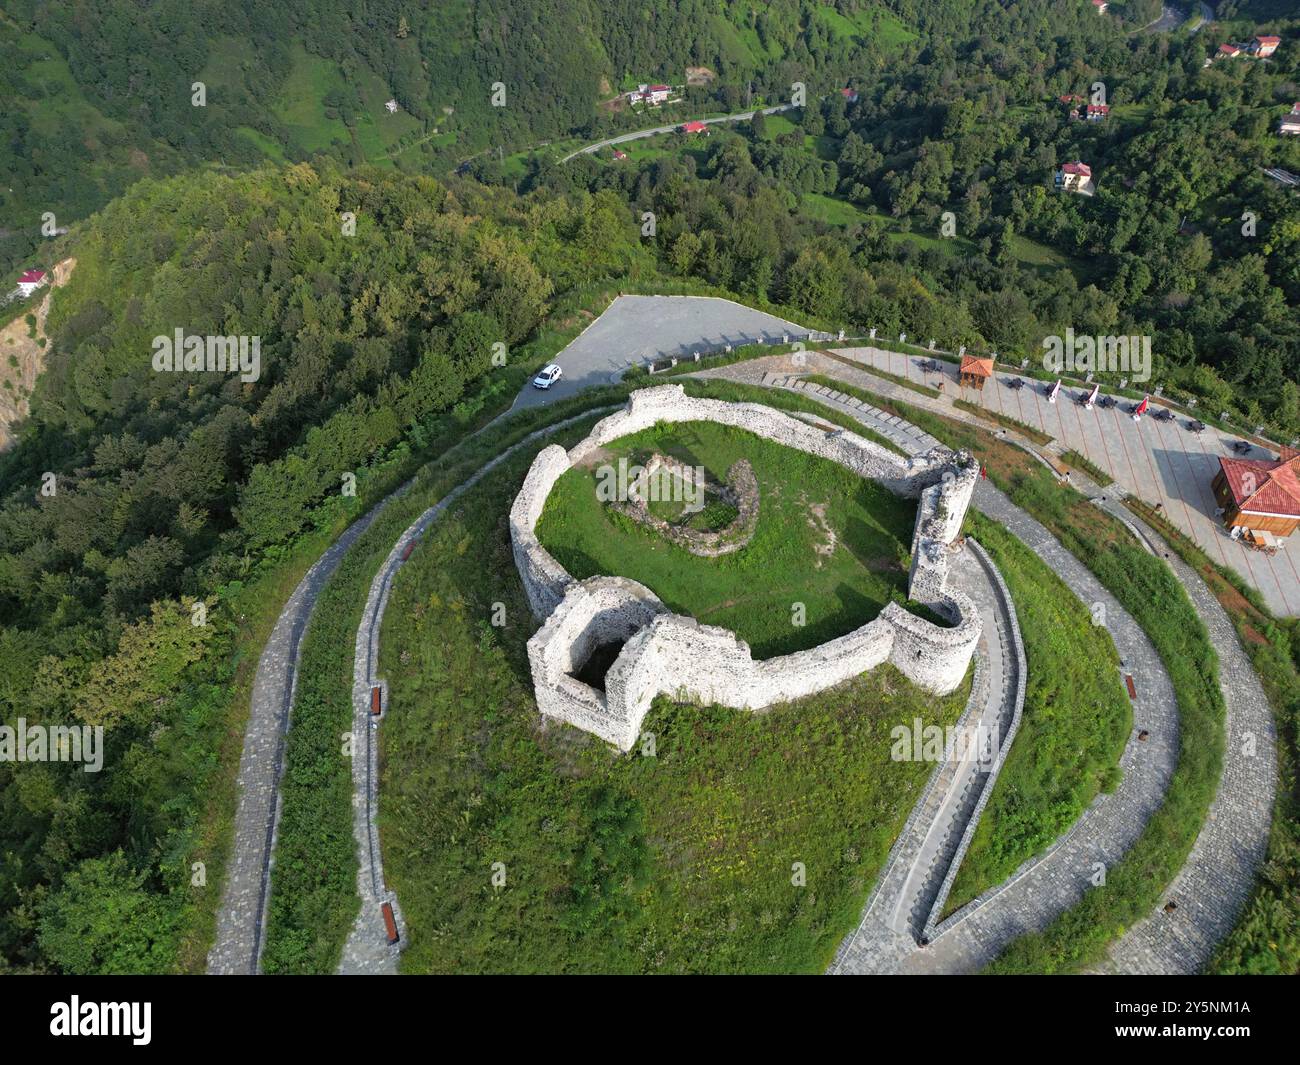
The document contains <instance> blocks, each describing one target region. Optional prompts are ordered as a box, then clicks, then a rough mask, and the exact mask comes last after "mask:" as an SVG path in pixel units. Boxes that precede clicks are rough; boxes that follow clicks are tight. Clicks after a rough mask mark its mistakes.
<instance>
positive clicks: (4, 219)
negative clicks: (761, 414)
mask: <svg viewBox="0 0 1300 1065" xmlns="http://www.w3.org/2000/svg"><path fill="white" fill-rule="evenodd" d="M1159 6H1160V5H1159V4H1158V3H1154V2H1146V0H1134V2H1132V3H1128V4H1121V3H1115V4H1113V5H1112V7H1111V11H1110V13H1109V14H1108V15H1107V16H1105V17H1098V16H1097V15H1096V14H1095V12H1094V11H1093V9H1092V6H1091V5H1090V4H1088V3H1086V2H1085V0H1022V2H1020V3H1003V2H999V0H839V2H837V3H833V4H829V3H828V4H813V3H807V2H796V0H785V2H777V3H757V2H743V0H734V2H728V0H684V2H682V3H676V4H669V5H660V6H659V7H655V8H647V7H644V6H642V5H637V4H633V3H631V2H630V0H608V2H601V3H597V2H596V0H572V2H570V0H566V2H563V3H561V2H559V0H536V2H529V0H456V2H449V3H441V2H438V3H435V2H419V0H409V2H402V0H372V2H370V3H368V4H367V5H365V6H364V13H358V12H357V10H356V7H357V5H348V4H344V3H342V2H340V0H314V2H312V3H310V4H296V5H281V6H277V5H259V4H253V3H249V2H248V0H225V2H223V3H220V4H217V3H212V2H210V0H198V2H186V3H180V2H179V0H160V2H154V3H142V4H139V5H135V4H131V5H128V4H123V3H122V2H121V0H64V2H57V3H56V2H46V0H11V2H9V3H7V4H6V5H5V10H4V11H3V12H0V93H2V94H3V96H4V98H5V100H6V101H8V104H7V106H6V107H5V108H4V109H3V110H0V145H2V146H3V147H2V148H0V268H3V269H5V270H10V269H11V268H12V267H14V266H16V265H18V264H19V263H22V264H23V265H31V264H35V265H45V266H48V265H49V264H50V262H52V261H53V259H54V258H57V257H60V256H62V255H64V254H68V253H73V254H75V255H76V256H77V259H78V266H77V269H76V271H75V272H74V274H73V276H72V279H71V281H70V282H69V283H68V285H67V286H66V288H64V289H62V290H61V291H60V293H59V295H58V296H57V298H56V299H55V300H54V302H53V310H52V312H51V317H50V321H49V332H50V348H49V351H50V355H49V359H48V364H47V366H46V369H45V372H44V374H43V375H42V376H41V378H40V381H39V383H38V385H37V388H36V391H35V394H34V396H33V397H32V410H31V416H30V418H29V420H28V422H27V423H26V424H25V425H24V426H23V427H22V431H21V435H20V440H19V443H18V445H17V446H16V447H15V448H14V449H12V450H11V451H9V452H7V453H5V454H3V455H0V680H2V684H0V710H2V712H3V716H4V720H5V721H6V722H12V721H14V720H15V719H16V718H18V717H20V716H22V717H25V718H26V720H27V721H28V722H30V723H38V722H43V721H51V722H52V721H72V720H75V721H81V722H86V723H91V724H104V725H106V726H108V744H109V751H108V755H107V757H106V759H105V768H104V771H103V772H102V773H98V774H87V773H83V772H81V771H80V768H79V767H75V766H69V765H61V764H58V763H47V764H32V765H23V766H21V767H18V766H15V765H14V764H12V763H0V812H2V819H0V968H10V969H15V970H20V971H68V972H98V971H125V970H130V971H161V970H170V969H178V968H194V967H196V965H201V953H202V950H203V949H204V943H203V940H204V932H203V929H204V927H205V924H204V922H205V921H206V920H210V917H211V911H212V906H213V901H214V898H213V893H214V892H215V891H216V887H209V888H208V889H207V893H206V894H205V893H204V892H202V891H196V890H194V877H195V872H194V869H193V865H194V862H195V861H213V862H215V863H216V864H217V865H219V851H220V839H221V833H222V827H221V825H220V824H219V823H214V820H215V821H218V822H219V820H220V817H221V816H222V815H221V814H220V812H219V811H218V812H215V813H214V808H215V806H217V805H219V802H218V801H217V797H219V796H220V795H221V794H226V795H227V796H228V794H229V792H228V790H227V791H225V792H223V791H222V781H223V780H224V781H225V783H226V786H227V788H228V786H229V777H230V774H231V765H232V758H233V759H234V760H235V761H237V758H238V747H237V743H238V737H239V735H240V732H239V729H238V723H239V720H240V718H239V712H238V707H236V706H235V703H236V702H237V701H238V696H239V693H240V692H241V690H242V689H241V688H240V687H239V684H240V683H241V681H240V678H241V677H242V676H244V674H245V673H246V671H247V669H248V666H249V660H250V655H251V656H252V657H253V658H255V653H256V643H255V640H254V636H255V627H254V622H255V620H256V617H257V610H258V609H261V608H263V607H267V606H268V604H273V603H274V602H275V601H276V600H275V597H276V596H277V595H279V596H283V594H285V588H284V587H283V586H282V585H283V582H284V581H286V580H288V575H290V574H291V573H293V572H295V571H294V569H293V567H294V566H295V565H298V564H299V562H301V560H302V557H304V556H306V555H308V554H310V553H311V551H310V550H309V549H314V550H316V551H318V550H319V547H320V545H321V544H323V543H324V542H326V541H327V540H328V539H329V537H330V536H332V535H334V534H336V533H337V531H338V529H339V528H340V527H341V526H342V525H343V524H345V523H346V522H347V521H348V520H350V519H351V518H352V517H355V516H356V515H357V514H358V513H360V512H361V510H362V509H363V507H364V506H365V505H366V504H368V503H369V502H372V501H373V500H374V499H375V498H377V496H378V495H379V494H381V493H382V491H383V490H385V489H386V488H388V487H391V486H392V485H393V484H395V483H397V480H398V479H399V478H400V476H401V475H402V474H403V473H405V472H409V470H410V468H411V465H412V464H413V463H414V462H416V461H417V460H422V459H425V458H428V457H429V452H430V451H431V450H436V447H437V446H442V444H443V443H445V442H446V441H447V440H448V439H451V438H454V436H455V433H456V430H457V429H458V427H460V426H464V425H469V424H473V423H475V421H476V420H477V419H480V416H485V415H486V413H489V412H492V411H494V410H496V409H500V408H501V407H502V406H504V405H505V404H506V403H508V401H509V397H510V396H511V395H512V394H513V392H514V391H515V390H516V389H517V388H518V386H519V384H520V382H521V380H522V377H523V374H524V372H525V370H526V368H527V367H528V366H530V365H535V364H536V362H537V361H538V360H540V359H541V358H542V357H544V355H545V354H548V353H550V352H551V351H553V350H555V347H556V344H557V343H558V341H559V339H560V338H561V336H562V335H571V334H572V333H573V332H576V331H577V330H578V329H579V328H581V325H582V324H585V319H583V318H582V317H581V316H579V315H577V314H575V313H574V312H575V310H577V309H579V308H583V309H593V310H598V309H599V306H600V305H601V300H602V299H603V298H604V297H606V296H607V295H608V294H609V293H611V292H614V291H618V290H620V289H624V290H631V289H635V288H637V287H642V288H652V289H659V290H663V291H668V290H684V291H685V290H689V291H717V292H730V293H734V294H736V295H737V296H739V297H740V298H742V299H744V300H746V301H748V302H751V303H754V304H757V305H762V306H775V307H779V308H782V309H783V310H784V312H785V313H787V314H789V315H791V316H795V317H802V318H804V319H806V320H807V321H809V322H810V323H818V324H842V325H844V326H846V327H850V328H861V329H866V328H869V327H872V326H875V327H878V328H880V329H882V331H883V332H884V333H885V335H889V334H896V333H897V332H900V331H906V332H907V333H908V334H909V335H912V336H915V337H934V338H936V339H937V340H939V341H940V342H941V343H943V344H945V345H951V346H956V345H958V344H962V343H966V344H970V345H975V346H980V347H989V348H995V349H996V350H998V351H999V352H1001V353H1004V354H1008V355H1018V354H1024V355H1026V356H1029V355H1034V354H1035V353H1036V352H1038V351H1039V350H1041V349H1039V348H1038V344H1039V341H1040V339H1041V338H1042V337H1043V336H1044V335H1045V334H1051V333H1058V332H1062V331H1064V329H1065V328H1066V327H1072V328H1073V329H1074V330H1075V331H1076V332H1079V333H1094V334H1128V333H1137V334H1150V335H1152V336H1153V337H1154V347H1155V352H1156V357H1157V367H1158V369H1157V378H1156V379H1157V380H1159V381H1161V382H1163V383H1165V384H1166V385H1167V386H1169V387H1170V388H1172V389H1174V390H1177V391H1181V392H1184V393H1186V394H1190V395H1195V396H1197V397H1198V398H1199V399H1200V400H1201V401H1202V403H1203V404H1205V406H1206V407H1207V408H1208V409H1211V410H1213V411H1214V412H1215V413H1217V412H1218V411H1219V410H1231V411H1233V412H1234V413H1235V414H1236V415H1237V416H1238V417H1240V418H1242V419H1245V420H1248V421H1249V422H1250V423H1251V424H1260V423H1267V424H1269V425H1271V426H1272V427H1273V428H1274V429H1275V431H1276V432H1277V433H1280V434H1283V436H1284V437H1288V438H1289V437H1291V436H1296V435H1300V385H1298V384H1297V382H1300V323H1298V322H1297V320H1296V315H1295V307H1296V306H1297V304H1298V303H1300V198H1298V197H1300V193H1298V192H1297V190H1295V189H1289V188H1286V187H1285V186H1283V185H1282V184H1279V183H1278V182H1277V181H1275V180H1273V179H1271V178H1269V177H1268V176H1266V175H1265V173H1264V168H1266V167H1270V168H1271V167H1282V168H1286V169H1289V170H1291V171H1293V172H1296V173H1300V138H1281V137H1278V136H1277V135H1276V133H1275V132H1274V130H1275V129H1276V126H1277V122H1278V119H1279V118H1280V117H1281V115H1283V114H1285V113H1286V111H1287V110H1288V109H1289V108H1290V106H1291V104H1292V103H1293V102H1294V101H1295V100H1300V18H1297V16H1296V13H1295V11H1294V10H1287V9H1288V8H1291V7H1292V5H1290V4H1288V3H1285V2H1281V0H1221V2H1220V4H1219V5H1218V9H1219V16H1220V17H1219V20H1218V21H1217V22H1215V23H1214V24H1213V25H1211V26H1209V27H1206V28H1202V29H1200V30H1199V31H1198V32H1196V33H1192V32H1190V30H1189V29H1187V28H1182V29H1179V30H1177V31H1176V32H1172V33H1159V34H1157V33H1146V32H1142V31H1141V27H1142V26H1144V25H1145V24H1146V23H1147V22H1149V21H1151V19H1152V18H1154V17H1156V15H1158V13H1159V12H1158V9H1159ZM1267 31H1272V32H1278V33H1281V34H1282V35H1283V36H1284V43H1283V46H1282V48H1281V49H1280V50H1279V52H1278V53H1277V55H1276V56H1275V57H1273V58H1272V59H1271V60H1270V61H1269V62H1267V63H1261V62H1256V61H1252V60H1241V61H1227V62H1225V61H1216V62H1214V63H1212V64H1210V65H1208V66H1207V64H1206V60H1207V58H1208V57H1210V56H1211V55H1212V54H1213V53H1214V51H1215V48H1216V47H1217V45H1218V44H1219V43H1222V42H1224V41H1228V40H1242V39H1248V38H1249V36H1250V35H1252V34H1254V33H1257V32H1267ZM688 65H691V66H700V67H707V68H709V71H710V72H711V73H712V75H713V79H712V80H711V81H708V83H707V84H701V85H698V86H695V87H692V88H689V89H687V90H686V93H685V95H686V100H685V102H684V104H683V105H682V108H683V110H678V111H676V112H673V113H675V114H685V113H705V112H711V113H722V112H731V111H736V110H739V109H741V108H744V107H745V106H746V105H747V103H748V102H750V101H753V100H784V99H786V98H787V97H788V94H789V91H790V86H791V85H792V83H794V82H798V81H802V82H805V83H806V84H807V87H808V96H809V104H808V106H806V107H804V108H802V109H800V110H796V111H793V112H790V113H789V114H788V115H781V116H773V117H771V118H769V119H766V120H762V119H758V120H755V121H753V122H747V123H743V124H740V125H737V126H736V127H734V128H733V129H731V130H724V129H722V128H715V129H714V130H713V133H712V135H711V136H710V138H709V139H708V140H707V141H703V142H695V143H692V144H690V145H687V146H683V145H682V144H680V143H669V144H666V145H659V144H653V145H649V146H647V147H646V148H645V149H644V150H640V149H639V150H636V151H633V153H632V159H631V160H630V161H629V162H627V163H624V164H620V165H614V164H613V163H612V161H611V160H610V158H609V156H608V154H604V155H602V156H590V157H588V156H583V157H579V158H577V159H575V160H573V161H571V162H569V163H565V164H560V163H559V162H558V155H559V153H558V152H557V151H556V150H554V149H555V146H554V144H549V145H544V144H542V142H547V141H554V140H557V139H561V138H568V139H569V140H571V141H572V142H573V143H574V144H580V143H582V142H585V141H588V140H594V139H597V138H600V137H602V136H604V135H607V134H609V133H612V132H616V131H619V130H626V129H632V128H638V127H639V126H641V125H645V124H646V123H647V121H648V120H647V118H646V116H644V115H637V114H632V113H629V112H626V111H619V110H617V109H615V108H611V107H606V106H604V105H603V101H608V100H609V99H611V98H612V97H613V96H615V95H616V94H617V93H618V91H619V90H621V89H625V88H628V87H629V86H635V85H636V84H637V83H638V82H640V81H649V80H654V79H665V80H669V81H671V82H672V83H673V84H678V83H680V82H681V81H683V80H684V78H685V74H684V69H685V67H686V66H688ZM196 82H201V83H202V85H203V88H204V92H205V94H206V100H205V104H204V106H202V107H196V106H195V105H194V102H193V94H194V91H195V90H194V84H195V83H196ZM496 82H500V83H502V84H503V85H504V86H505V90H506V106H504V107H494V106H492V102H491V90H492V86H493V84H494V83H496ZM1097 82H1101V83H1103V85H1104V87H1105V93H1106V98H1107V102H1108V103H1109V104H1110V106H1111V113H1110V116H1109V118H1108V119H1107V120H1105V121H1104V122H1098V123H1089V122H1083V121H1071V120H1070V118H1069V115H1068V111H1069V107H1068V106H1067V105H1063V104H1062V103H1061V102H1060V97H1061V96H1064V95H1069V94H1074V93H1079V94H1089V93H1091V92H1092V91H1093V86H1094V84H1095V83H1097ZM845 86H851V87H852V89H853V90H854V91H855V92H856V93H857V98H856V100H852V101H851V100H850V99H848V98H847V97H845V96H844V95H842V94H841V93H840V92H839V90H840V89H841V88H843V87H845ZM390 98H391V99H394V100H395V101H396V102H397V103H398V105H399V109H398V112H397V113H396V114H392V115H390V114H388V113H387V112H386V110H385V109H384V106H383V105H384V102H385V101H386V100H388V99H390ZM494 149H499V151H494ZM1071 159H1084V160H1087V161H1088V162H1089V163H1091V165H1092V166H1093V169H1094V173H1095V174H1096V176H1097V183H1098V193H1097V195H1096V196H1095V197H1093V198H1083V197H1073V196H1064V195H1061V194H1057V193H1054V192H1053V191H1052V187H1051V186H1052V172H1053V170H1054V169H1055V168H1056V167H1057V166H1058V165H1059V164H1060V163H1062V162H1064V161H1066V160H1071ZM458 169H459V170H460V171H461V173H459V174H453V172H454V171H456V170H458ZM46 211H49V212H52V213H54V214H55V215H56V217H57V219H58V222H59V224H60V225H71V226H72V232H71V233H70V234H68V235H67V236H66V237H60V238H59V239H58V240H57V241H49V242H42V241H41V240H40V238H39V235H38V227H39V225H40V223H41V216H42V214H43V213H44V212H46ZM645 211H651V212H653V213H654V214H655V215H656V218H657V228H656V233H655V235H654V237H653V238H650V239H647V238H642V237H640V236H639V229H638V220H639V218H640V216H641V215H642V213H643V212H645ZM344 212H351V213H353V214H355V216H356V230H355V233H354V234H351V233H346V232H345V229H344V225H343V213H344ZM944 212H951V213H952V217H953V219H954V221H955V229H954V231H953V234H952V236H944V235H943V230H942V224H943V215H944ZM1247 216H1250V217H1251V218H1252V219H1253V220H1254V222H1253V224H1252V226H1251V227H1250V228H1251V233H1249V234H1247V233H1246V232H1245V230H1244V228H1243V227H1244V225H1245V222H1244V220H1245V218H1246V217H1247ZM178 325H179V326H183V327H184V328H185V330H186V331H187V332H188V333H190V334H200V335H202V334H218V335H229V334H245V335H257V336H260V337H261V338H262V347H261V374H260V376H259V377H258V378H257V380H255V381H247V382H246V381H241V380H240V379H239V377H238V376H237V375H227V376H224V377H223V376H220V375H214V374H201V373H195V374H186V373H171V374H159V373H155V372H153V371H152V369H151V367H150V361H149V353H150V344H151V339H152V338H153V337H155V336H157V335H168V334H170V333H171V332H172V331H173V330H174V329H175V328H176V327H177V326H178ZM498 343H500V344H503V345H505V348H506V350H507V351H508V352H509V353H510V357H509V360H508V364H507V366H506V367H497V366H494V365H493V364H492V363H491V361H490V357H491V353H492V350H493V345H494V344H498ZM348 473H352V474H355V475H356V478H357V482H358V490H357V495H356V496H355V497H352V496H348V495H345V494H344V492H343V490H342V485H343V484H344V483H345V482H346V478H345V477H344V475H345V474H348ZM47 474H53V476H54V484H55V485H56V486H57V490H56V491H55V492H54V493H53V494H47V493H42V492H41V486H42V484H43V483H45V475H47ZM199 604H203V605H204V607H205V608H206V622H205V623H204V624H195V623H194V622H195V619H196V617H197V616H199V615H201V614H202V613H203V611H202V610H199V609H198V607H199ZM246 706H247V698H246V691H244V710H245V711H246ZM232 737H233V740H232ZM232 752H233V753H232ZM196 959H198V960H197V961H196Z"/></svg>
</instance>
